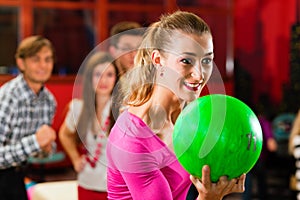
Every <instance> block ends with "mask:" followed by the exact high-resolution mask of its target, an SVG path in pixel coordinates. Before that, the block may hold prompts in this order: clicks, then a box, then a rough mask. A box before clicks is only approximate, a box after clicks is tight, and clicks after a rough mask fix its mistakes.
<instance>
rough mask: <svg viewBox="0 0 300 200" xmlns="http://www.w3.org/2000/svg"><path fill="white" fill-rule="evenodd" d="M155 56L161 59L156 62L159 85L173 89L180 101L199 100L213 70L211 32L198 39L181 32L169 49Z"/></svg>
mask: <svg viewBox="0 0 300 200" xmlns="http://www.w3.org/2000/svg"><path fill="white" fill-rule="evenodd" d="M156 53H157V56H158V57H159V59H158V60H156V61H155V60H154V63H155V62H156V66H158V68H157V71H158V74H157V81H158V84H163V85H164V86H166V87H167V88H169V89H171V90H172V92H173V94H175V95H176V96H177V98H179V99H181V100H184V101H193V100H195V99H196V98H198V97H199V95H200V92H201V90H202V89H203V87H204V86H205V84H206V83H207V81H208V79H209V78H210V76H211V73H212V69H213V56H214V54H213V42H212V36H211V35H210V34H208V33H204V34H202V35H200V36H199V35H191V34H189V35H188V34H182V33H179V32H178V34H174V37H172V43H171V45H170V48H169V49H168V50H165V51H164V52H159V51H158V52H156ZM153 55H154V56H152V58H153V59H155V54H153ZM156 59H157V58H156ZM158 61H159V64H158V65H157V62H158Z"/></svg>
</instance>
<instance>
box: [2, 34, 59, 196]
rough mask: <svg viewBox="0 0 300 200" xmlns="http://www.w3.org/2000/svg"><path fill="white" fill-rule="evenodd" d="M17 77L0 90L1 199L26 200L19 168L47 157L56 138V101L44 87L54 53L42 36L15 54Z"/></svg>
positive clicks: (32, 38)
mask: <svg viewBox="0 0 300 200" xmlns="http://www.w3.org/2000/svg"><path fill="white" fill-rule="evenodd" d="M15 58H16V63H17V66H18V68H19V70H20V72H21V73H20V74H19V75H18V76H17V77H15V78H13V79H12V80H10V81H9V82H7V83H5V84H4V85H3V86H2V87H1V88H0V121H1V123H0V198H1V199H3V200H8V199H10V200H23V199H27V193H26V188H25V184H24V172H23V171H22V168H23V167H24V166H25V164H26V161H27V160H28V158H29V157H30V156H47V155H49V154H50V153H51V152H52V151H53V144H54V143H53V142H54V141H55V139H56V133H55V130H54V129H53V128H52V127H51V124H52V121H53V117H54V114H55V111H56V100H55V97H54V96H53V94H52V93H51V92H50V91H49V90H48V89H47V88H46V87H45V86H44V84H45V82H46V81H47V80H48V79H49V78H50V77H51V74H52V70H53V66H54V60H55V50H54V47H53V45H52V43H51V42H50V41H49V40H48V39H46V38H44V37H42V36H30V37H27V38H25V39H24V40H23V41H21V43H20V44H19V46H18V48H17V52H16V54H15Z"/></svg>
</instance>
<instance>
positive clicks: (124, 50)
mask: <svg viewBox="0 0 300 200" xmlns="http://www.w3.org/2000/svg"><path fill="white" fill-rule="evenodd" d="M142 39H143V28H142V27H141V25H140V24H139V23H137V22H133V21H123V22H119V23H117V24H115V25H114V26H113V27H112V28H111V31H110V47H109V52H110V53H111V55H112V56H113V57H114V59H115V63H116V66H117V67H118V70H119V73H120V76H122V75H123V74H124V73H126V72H127V71H128V70H129V69H131V68H132V67H133V62H134V57H135V54H136V51H137V49H138V48H139V46H140V44H141V42H142Z"/></svg>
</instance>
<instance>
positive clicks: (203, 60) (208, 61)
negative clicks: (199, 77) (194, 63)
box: [201, 58, 212, 65]
mask: <svg viewBox="0 0 300 200" xmlns="http://www.w3.org/2000/svg"><path fill="white" fill-rule="evenodd" d="M211 62H212V59H211V58H203V59H202V61H201V63H202V64H205V65H209V64H210V63H211Z"/></svg>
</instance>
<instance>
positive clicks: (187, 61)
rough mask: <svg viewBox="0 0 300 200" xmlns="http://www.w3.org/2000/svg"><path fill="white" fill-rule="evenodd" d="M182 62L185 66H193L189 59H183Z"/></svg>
mask: <svg viewBox="0 0 300 200" xmlns="http://www.w3.org/2000/svg"><path fill="white" fill-rule="evenodd" d="M181 62H182V63H184V64H187V65H190V64H192V61H191V60H190V59H187V58H183V59H181Z"/></svg>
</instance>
